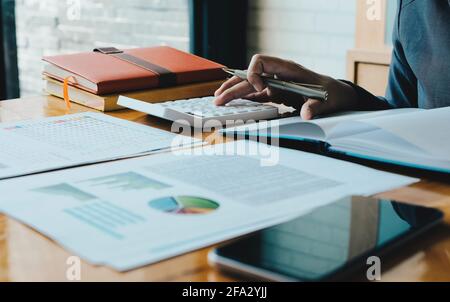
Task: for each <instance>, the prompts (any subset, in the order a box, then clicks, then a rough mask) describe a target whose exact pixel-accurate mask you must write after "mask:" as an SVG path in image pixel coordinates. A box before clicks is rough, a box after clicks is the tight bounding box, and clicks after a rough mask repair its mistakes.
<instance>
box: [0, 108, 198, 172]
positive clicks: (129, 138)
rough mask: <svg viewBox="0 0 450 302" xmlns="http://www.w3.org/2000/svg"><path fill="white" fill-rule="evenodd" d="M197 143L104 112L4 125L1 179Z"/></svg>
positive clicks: (1, 129) (0, 141) (0, 126)
mask: <svg viewBox="0 0 450 302" xmlns="http://www.w3.org/2000/svg"><path fill="white" fill-rule="evenodd" d="M199 143H201V141H200V140H197V139H193V138H187V137H185V138H183V139H180V136H177V135H176V134H173V133H170V132H166V131H162V130H159V129H155V128H151V127H147V126H144V125H140V124H137V123H133V122H129V121H125V120H121V119H118V118H114V117H110V116H107V115H105V114H100V113H80V114H73V115H66V116H61V117H51V118H45V119H39V120H31V121H24V122H18V123H5V124H0V179H2V178H6V177H13V176H20V175H25V174H30V173H34V172H41V171H48V170H54V169H58V168H63V167H70V166H75V165H81V164H87V163H94V162H99V161H107V160H112V159H116V158H123V157H131V156H136V155H140V154H144V153H149V152H154V151H157V150H162V149H167V148H170V147H174V146H175V145H176V144H177V145H178V144H181V145H191V144H199Z"/></svg>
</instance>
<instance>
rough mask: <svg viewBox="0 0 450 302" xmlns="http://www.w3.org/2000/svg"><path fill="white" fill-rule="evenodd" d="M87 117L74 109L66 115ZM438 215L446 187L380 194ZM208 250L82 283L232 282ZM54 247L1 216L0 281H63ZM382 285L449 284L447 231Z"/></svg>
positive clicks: (37, 108)
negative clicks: (211, 260)
mask: <svg viewBox="0 0 450 302" xmlns="http://www.w3.org/2000/svg"><path fill="white" fill-rule="evenodd" d="M83 111H90V109H88V108H85V107H82V106H78V105H73V107H72V109H71V110H70V113H76V112H83ZM65 113H67V112H66V108H65V105H64V103H63V102H62V101H60V100H59V99H56V98H53V97H47V96H40V97H31V98H24V99H19V100H10V101H3V102H0V122H10V121H19V120H24V119H30V118H37V117H45V116H57V115H63V114H65ZM111 115H113V116H116V117H120V118H124V119H127V120H132V121H135V122H139V123H143V124H146V125H150V126H154V127H158V128H161V129H169V126H170V124H169V123H168V122H167V123H166V122H162V121H160V120H157V119H152V118H150V117H148V116H146V115H145V114H142V113H138V112H132V111H128V110H123V111H120V112H115V113H112V114H111ZM379 196H380V197H383V198H390V199H396V200H400V201H401V200H404V201H409V202H412V203H416V204H421V205H425V206H431V207H437V208H440V209H443V210H444V211H445V213H446V221H447V222H449V223H450V186H449V185H445V184H440V183H437V182H431V181H422V182H420V183H418V184H415V185H412V186H409V187H406V188H401V189H398V190H394V191H391V192H386V193H383V194H379ZM207 253H208V249H203V250H201V251H197V252H193V253H190V254H187V255H183V256H180V257H177V258H174V259H170V260H167V261H164V262H161V263H158V264H154V265H150V266H147V267H144V268H141V269H137V270H134V271H130V272H127V273H118V272H115V271H113V270H111V269H109V268H105V267H95V266H92V265H89V264H88V263H85V262H83V263H82V271H81V274H82V276H81V277H82V280H83V281H234V280H233V279H231V278H229V277H227V276H226V275H223V274H221V273H220V272H218V271H216V270H214V269H212V268H210V267H209V266H208V264H207V260H206V256H207ZM69 256H71V255H70V254H69V253H68V252H66V251H65V250H64V249H62V248H61V247H59V246H58V245H57V244H55V243H54V242H52V241H51V240H49V239H47V238H46V237H44V236H42V235H40V234H39V233H37V232H35V231H33V230H32V229H30V228H28V227H26V226H24V225H23V224H21V223H19V222H17V221H15V220H13V219H10V218H6V217H4V216H0V280H10V281H66V277H65V276H66V269H67V267H68V266H67V264H66V260H67V258H68V257H69ZM382 269H383V272H382V273H383V275H382V278H383V281H393V280H394V281H450V227H446V226H443V227H440V228H439V229H437V230H435V231H434V232H433V233H431V234H428V235H427V237H426V238H423V239H422V240H420V241H419V242H417V241H415V242H414V243H412V244H409V245H408V246H406V247H404V248H403V250H402V252H401V253H400V254H398V255H397V256H396V257H395V259H392V260H391V261H389V263H388V264H383V267H382Z"/></svg>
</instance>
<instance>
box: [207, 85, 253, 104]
mask: <svg viewBox="0 0 450 302" xmlns="http://www.w3.org/2000/svg"><path fill="white" fill-rule="evenodd" d="M253 92H255V89H254V88H253V86H252V85H251V84H250V83H249V82H247V81H243V82H240V83H239V84H237V85H234V86H233V87H231V88H229V89H227V90H225V91H224V92H223V93H222V94H221V95H219V96H218V97H216V99H215V104H216V105H218V106H222V105H225V104H226V103H228V102H231V101H232V100H235V99H239V98H242V97H244V96H246V95H248V94H250V93H253Z"/></svg>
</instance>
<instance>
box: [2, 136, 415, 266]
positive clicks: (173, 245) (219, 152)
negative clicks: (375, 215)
mask: <svg viewBox="0 0 450 302" xmlns="http://www.w3.org/2000/svg"><path fill="white" fill-rule="evenodd" d="M189 152H191V153H189ZM416 181H417V180H416V179H413V178H409V177H404V176H398V175H394V174H390V173H385V172H380V171H377V170H373V169H370V168H366V167H363V166H359V165H356V164H352V163H347V162H343V161H339V160H335V159H331V158H327V157H323V156H319V155H315V154H309V153H304V152H299V151H294V150H288V149H282V148H277V147H270V146H268V145H266V144H259V143H255V142H251V141H240V142H233V143H227V144H222V145H215V146H207V147H202V148H195V149H189V150H188V149H185V150H180V151H179V152H171V153H162V154H157V155H153V156H148V157H139V158H134V159H127V160H124V161H119V162H113V163H104V164H100V165H95V166H85V167H79V168H74V169H70V170H63V171H56V172H51V173H47V174H39V175H32V176H26V177H22V178H15V179H11V180H6V181H3V182H1V183H0V191H1V192H2V198H1V200H0V210H1V211H3V212H4V213H6V214H8V215H10V216H12V217H14V218H15V219H17V220H19V221H22V222H24V223H25V224H27V225H29V226H31V227H33V228H35V229H36V230H38V231H39V232H41V233H43V234H44V235H46V236H48V237H49V238H51V239H53V240H55V241H56V242H58V243H59V244H61V245H62V246H63V247H65V248H66V249H68V250H69V251H70V252H71V253H74V254H75V255H78V256H81V257H82V258H84V259H85V260H87V261H89V262H91V263H94V264H98V265H107V266H111V267H113V268H115V269H116V270H119V271H126V270H130V269H133V268H136V267H140V266H143V265H146V264H150V263H153V262H156V261H159V260H162V259H166V258H169V257H173V256H176V255H180V254H183V253H186V252H189V251H192V250H195V249H199V248H202V247H206V246H209V245H212V244H215V243H218V242H220V241H223V240H227V239H230V238H234V237H236V236H240V235H243V234H247V233H250V232H252V231H256V230H259V229H262V228H265V227H269V226H272V225H274V224H277V223H280V222H284V221H286V220H288V219H290V218H293V217H294V216H297V215H300V214H302V213H307V212H309V211H311V210H312V209H314V208H317V207H319V206H322V205H325V204H328V203H331V202H333V201H336V200H338V199H340V198H342V197H344V196H348V195H352V194H356V195H369V194H374V193H378V192H382V191H385V190H389V189H393V188H396V187H399V186H405V185H408V184H411V183H414V182H416Z"/></svg>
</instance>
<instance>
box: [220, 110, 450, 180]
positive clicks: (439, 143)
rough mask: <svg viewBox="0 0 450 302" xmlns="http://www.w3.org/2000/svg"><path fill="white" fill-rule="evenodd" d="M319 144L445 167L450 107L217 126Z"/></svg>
mask: <svg viewBox="0 0 450 302" xmlns="http://www.w3.org/2000/svg"><path fill="white" fill-rule="evenodd" d="M222 132H223V133H225V134H233V135H234V134H237V135H244V134H245V135H248V136H250V137H253V136H259V137H261V136H269V137H272V138H280V139H289V140H300V141H309V142H315V143H317V144H321V145H322V146H323V147H324V148H323V150H324V152H325V153H341V154H345V155H347V156H352V157H358V158H363V159H369V160H374V161H380V162H385V163H390V164H396V165H401V166H407V167H413V168H418V169H425V170H431V171H437V172H444V173H450V107H447V108H439V109H432V110H422V109H393V110H385V111H376V112H347V113H341V114H338V115H334V116H331V117H325V118H320V119H316V120H312V121H304V120H302V119H301V118H300V117H291V118H286V119H281V120H274V121H269V122H260V123H257V124H249V125H242V126H238V127H234V128H228V129H225V130H223V131H222Z"/></svg>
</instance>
